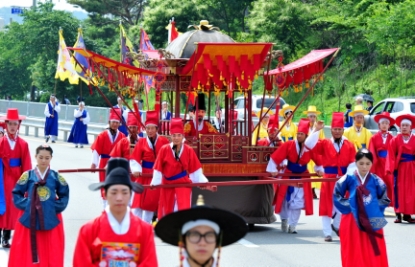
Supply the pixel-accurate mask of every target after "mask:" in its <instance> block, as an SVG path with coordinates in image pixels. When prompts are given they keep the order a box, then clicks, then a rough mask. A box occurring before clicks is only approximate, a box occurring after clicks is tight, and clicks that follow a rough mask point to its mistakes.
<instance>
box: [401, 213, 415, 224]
mask: <svg viewBox="0 0 415 267" xmlns="http://www.w3.org/2000/svg"><path fill="white" fill-rule="evenodd" d="M403 220H404V221H405V222H407V223H415V219H412V217H411V215H409V214H404V215H403Z"/></svg>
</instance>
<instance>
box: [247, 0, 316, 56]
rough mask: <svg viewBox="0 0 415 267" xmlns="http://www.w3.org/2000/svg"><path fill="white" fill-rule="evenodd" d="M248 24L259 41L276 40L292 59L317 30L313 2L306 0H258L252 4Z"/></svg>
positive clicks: (305, 45)
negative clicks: (304, 0) (312, 25)
mask: <svg viewBox="0 0 415 267" xmlns="http://www.w3.org/2000/svg"><path fill="white" fill-rule="evenodd" d="M252 6H253V8H252V11H251V12H250V14H249V16H248V19H247V24H248V26H249V29H250V32H251V34H252V36H253V38H254V40H255V41H260V42H274V43H276V45H275V46H274V47H275V48H276V49H280V50H283V51H284V54H285V55H286V57H288V58H289V59H292V58H294V56H295V55H296V52H297V51H298V50H299V49H302V48H305V47H308V46H309V38H310V37H309V36H310V35H312V34H313V33H314V31H313V28H312V27H311V21H312V19H313V18H314V17H313V12H314V8H313V5H310V4H305V3H303V2H302V1H286V0H257V1H255V2H254V3H253V4H252Z"/></svg>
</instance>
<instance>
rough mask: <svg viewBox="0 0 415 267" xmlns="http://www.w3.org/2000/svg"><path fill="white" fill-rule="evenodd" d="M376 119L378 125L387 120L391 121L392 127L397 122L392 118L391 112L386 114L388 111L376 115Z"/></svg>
mask: <svg viewBox="0 0 415 267" xmlns="http://www.w3.org/2000/svg"><path fill="white" fill-rule="evenodd" d="M374 119H375V121H376V123H379V121H380V120H381V119H387V120H389V124H390V125H394V124H395V120H394V119H393V118H392V117H391V116H390V114H389V112H386V111H384V112H382V113H381V114H378V115H376V116H375V118H374Z"/></svg>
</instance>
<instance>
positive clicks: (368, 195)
mask: <svg viewBox="0 0 415 267" xmlns="http://www.w3.org/2000/svg"><path fill="white" fill-rule="evenodd" d="M334 204H335V206H336V207H337V209H338V210H339V211H340V212H341V213H342V214H343V215H342V219H341V224H340V246H341V258H342V266H343V267H356V266H359V267H372V266H376V267H387V266H388V256H387V252H386V245H385V239H384V236H383V229H382V228H383V227H384V226H385V225H386V224H387V221H386V220H385V218H384V215H383V213H384V211H385V208H386V207H387V206H388V205H389V204H390V200H389V198H388V196H387V190H386V185H385V183H384V182H383V180H382V179H380V178H379V177H378V176H377V175H375V174H373V173H370V172H369V173H367V174H366V176H365V177H362V176H360V174H359V173H358V172H357V171H356V172H355V173H354V174H352V175H345V176H343V177H342V178H341V179H340V180H338V181H337V182H336V186H335V189H334Z"/></svg>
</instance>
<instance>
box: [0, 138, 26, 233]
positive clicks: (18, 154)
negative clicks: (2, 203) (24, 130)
mask: <svg viewBox="0 0 415 267" xmlns="http://www.w3.org/2000/svg"><path fill="white" fill-rule="evenodd" d="M0 157H1V158H2V161H3V182H4V194H5V200H6V212H5V213H4V214H3V215H0V228H3V229H8V230H13V229H14V227H15V224H16V222H17V220H18V218H19V210H18V209H17V208H16V207H15V206H14V204H13V195H12V190H13V188H14V186H15V184H16V182H17V180H19V178H20V176H21V175H22V173H23V172H25V171H28V170H31V169H32V161H31V159H30V152H29V146H28V145H27V143H26V141H25V140H23V139H22V138H20V137H19V136H17V137H16V144H15V146H14V149H13V150H12V149H11V147H10V144H9V141H8V137H7V136H5V137H3V138H0ZM10 159H20V166H15V167H11V166H10ZM12 161H13V162H14V161H15V160H12ZM0 179H1V177H0Z"/></svg>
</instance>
